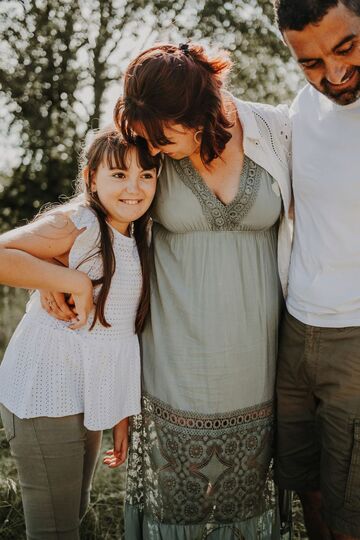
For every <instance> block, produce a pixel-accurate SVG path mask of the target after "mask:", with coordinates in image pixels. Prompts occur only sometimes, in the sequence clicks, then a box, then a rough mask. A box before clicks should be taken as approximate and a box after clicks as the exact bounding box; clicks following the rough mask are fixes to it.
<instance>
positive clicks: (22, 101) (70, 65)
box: [0, 0, 297, 229]
mask: <svg viewBox="0 0 360 540" xmlns="http://www.w3.org/2000/svg"><path fill="white" fill-rule="evenodd" d="M272 18H273V16H272V8H271V2H270V1H268V0H258V1H256V0H231V1H230V0H229V1H225V2H224V1H223V0H198V1H196V0H175V1H174V2H170V1H169V0H152V1H150V2H147V1H145V0H90V1H87V0H23V1H22V2H19V1H8V2H3V3H0V30H1V38H0V52H1V54H0V102H1V103H2V104H3V107H1V110H0V118H1V117H2V120H3V126H5V129H6V134H5V136H6V137H12V138H13V139H15V140H16V146H17V156H18V158H17V160H15V162H14V160H13V162H14V165H13V167H12V170H11V171H4V172H3V173H0V229H5V228H7V227H9V226H13V225H15V224H19V223H20V222H21V220H23V219H29V218H31V217H32V216H33V215H34V213H35V212H36V211H37V209H38V208H39V207H40V206H42V205H43V204H44V203H45V202H48V201H56V200H57V199H58V197H59V195H60V194H65V195H70V194H71V191H72V183H73V180H74V178H75V176H76V173H77V157H78V154H79V151H80V149H81V144H82V140H83V138H84V136H85V135H86V133H87V131H88V130H89V128H97V127H98V125H99V119H100V117H101V112H102V106H103V102H104V96H105V93H106V90H107V88H108V87H109V85H111V83H113V84H114V82H117V81H119V80H120V79H121V75H122V71H123V69H124V67H125V66H126V63H127V61H128V59H129V58H130V57H132V56H134V54H136V53H137V52H138V51H140V50H141V49H142V48H143V47H145V46H148V45H150V44H151V43H152V42H154V41H155V40H164V39H167V40H170V41H174V40H178V39H179V40H180V39H183V38H185V39H187V38H192V39H194V40H202V41H205V42H208V43H210V44H215V45H216V46H219V47H220V48H225V49H227V50H229V51H230V52H231V54H232V57H233V60H234V69H233V73H232V79H231V85H232V89H233V91H234V93H235V94H236V95H238V96H240V97H243V98H245V99H250V100H254V101H267V102H278V101H284V100H287V99H289V96H290V95H291V91H292V88H291V84H292V85H293V86H294V84H295V85H296V81H297V80H296V78H295V77H294V76H291V72H292V65H291V64H289V63H288V53H287V50H286V48H285V47H284V46H283V45H282V43H281V41H280V40H279V39H278V36H277V35H276V32H275V30H274V26H273V23H272ZM180 36H181V38H180ZM289 74H290V75H289ZM290 83H291V84H290ZM119 89H120V85H119Z"/></svg>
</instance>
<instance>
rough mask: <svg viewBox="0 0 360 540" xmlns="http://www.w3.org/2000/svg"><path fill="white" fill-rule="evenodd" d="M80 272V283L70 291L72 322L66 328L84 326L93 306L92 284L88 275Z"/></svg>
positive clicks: (75, 328)
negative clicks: (72, 306) (72, 305)
mask: <svg viewBox="0 0 360 540" xmlns="http://www.w3.org/2000/svg"><path fill="white" fill-rule="evenodd" d="M79 273H80V274H82V276H83V277H82V279H81V285H80V286H79V288H78V289H77V290H76V291H73V292H72V295H71V297H72V301H73V302H74V308H73V311H74V314H75V322H74V317H73V319H72V324H70V326H69V327H68V328H70V329H71V330H77V329H78V328H81V327H82V326H85V325H86V323H87V320H88V317H89V315H90V313H91V311H92V309H93V307H94V300H93V284H92V281H91V279H90V278H89V276H88V275H87V274H85V273H83V272H79Z"/></svg>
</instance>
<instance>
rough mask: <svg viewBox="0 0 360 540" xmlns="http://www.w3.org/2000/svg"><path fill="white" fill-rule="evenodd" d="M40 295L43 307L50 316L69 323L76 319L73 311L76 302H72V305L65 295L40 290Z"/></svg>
mask: <svg viewBox="0 0 360 540" xmlns="http://www.w3.org/2000/svg"><path fill="white" fill-rule="evenodd" d="M39 293H40V302H41V306H42V307H43V309H45V311H47V313H48V314H49V315H51V316H52V317H55V319H59V320H60V321H67V322H69V321H72V320H73V319H75V318H76V314H75V313H74V311H73V307H74V302H73V300H72V304H70V303H69V300H66V297H65V294H64V293H59V292H51V291H43V290H40V291H39ZM71 299H72V297H71Z"/></svg>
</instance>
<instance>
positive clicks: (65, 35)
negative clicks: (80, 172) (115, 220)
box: [0, 0, 148, 228]
mask: <svg viewBox="0 0 360 540" xmlns="http://www.w3.org/2000/svg"><path fill="white" fill-rule="evenodd" d="M12 4H13V7H14V10H13V11H12V10H9V9H8V6H7V7H6V6H5V5H2V6H1V8H0V24H1V29H2V38H1V42H0V46H1V48H2V50H3V51H4V52H5V54H3V55H2V58H1V59H0V92H1V94H2V96H3V98H4V99H5V105H6V110H7V119H8V132H10V131H13V132H15V133H16V134H17V139H18V144H19V164H18V165H16V166H15V167H14V169H13V171H12V174H11V177H10V178H8V179H7V180H6V178H5V174H4V175H3V177H2V181H3V184H4V185H3V189H2V191H0V204H1V211H0V228H5V227H6V226H8V225H9V224H12V225H13V224H15V223H18V222H19V220H21V219H24V218H25V219H28V218H30V217H32V216H33V214H34V212H35V211H36V209H38V208H39V207H40V206H42V205H43V204H44V203H45V202H48V201H56V200H58V196H59V194H65V195H69V194H70V193H71V191H72V184H73V181H74V178H75V177H76V173H77V158H78V155H79V152H80V150H81V144H82V140H83V138H84V136H85V134H86V132H87V131H88V129H89V127H92V128H97V127H98V125H99V118H100V112H101V111H100V108H101V103H102V101H103V96H104V92H105V89H106V86H107V84H108V83H109V81H111V80H115V79H117V80H118V79H119V78H120V66H121V61H122V60H123V58H122V48H121V42H122V41H124V39H127V40H128V41H129V39H130V40H132V41H133V42H134V41H138V43H139V44H140V43H141V42H142V40H141V39H140V34H142V35H144V32H143V27H142V26H140V27H139V26H138V23H139V21H140V20H141V19H145V16H146V13H147V11H148V10H147V8H146V2H143V1H141V0H134V1H128V2H126V1H122V0H92V1H91V2H86V1H85V0H29V1H28V2H22V3H19V2H12ZM5 7H6V9H5ZM114 53H117V55H116V60H115V59H114V58H113V55H114Z"/></svg>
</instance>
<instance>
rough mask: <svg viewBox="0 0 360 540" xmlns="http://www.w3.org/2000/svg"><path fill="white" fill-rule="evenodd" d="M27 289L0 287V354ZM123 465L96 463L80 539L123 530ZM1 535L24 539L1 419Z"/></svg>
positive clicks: (296, 507)
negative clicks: (113, 465)
mask: <svg viewBox="0 0 360 540" xmlns="http://www.w3.org/2000/svg"><path fill="white" fill-rule="evenodd" d="M27 298H28V293H27V292H26V291H21V290H20V291H19V290H14V289H9V288H7V287H0V317H1V322H2V323H1V325H0V358H1V357H2V353H3V351H4V349H5V347H6V344H7V342H8V340H9V339H10V336H11V333H12V332H13V330H14V328H15V326H16V324H17V322H18V321H19V319H20V318H21V316H22V315H23V313H24V305H25V302H26V300H27ZM111 446H112V444H111V432H109V431H108V432H106V433H105V434H104V439H103V444H102V450H103V451H105V450H106V449H108V448H111ZM124 487H125V469H124V467H121V468H118V469H115V470H110V469H108V468H107V467H105V466H104V465H102V463H101V462H100V463H99V466H98V469H97V471H96V474H95V479H94V484H93V491H92V496H91V503H90V506H89V509H88V511H87V513H86V515H85V518H84V520H83V522H82V525H81V540H120V539H121V538H122V533H123V515H122V511H123V500H124ZM293 513H294V535H293V540H306V539H307V536H306V532H305V528H304V525H303V521H302V513H301V509H300V503H299V501H298V500H297V499H295V500H294V503H293ZM0 538H1V540H25V526H24V518H23V513H22V504H21V496H20V491H19V487H18V484H17V473H16V469H15V464H14V461H13V459H12V457H11V455H10V452H9V446H8V443H7V442H6V440H5V435H4V431H3V429H1V423H0Z"/></svg>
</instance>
